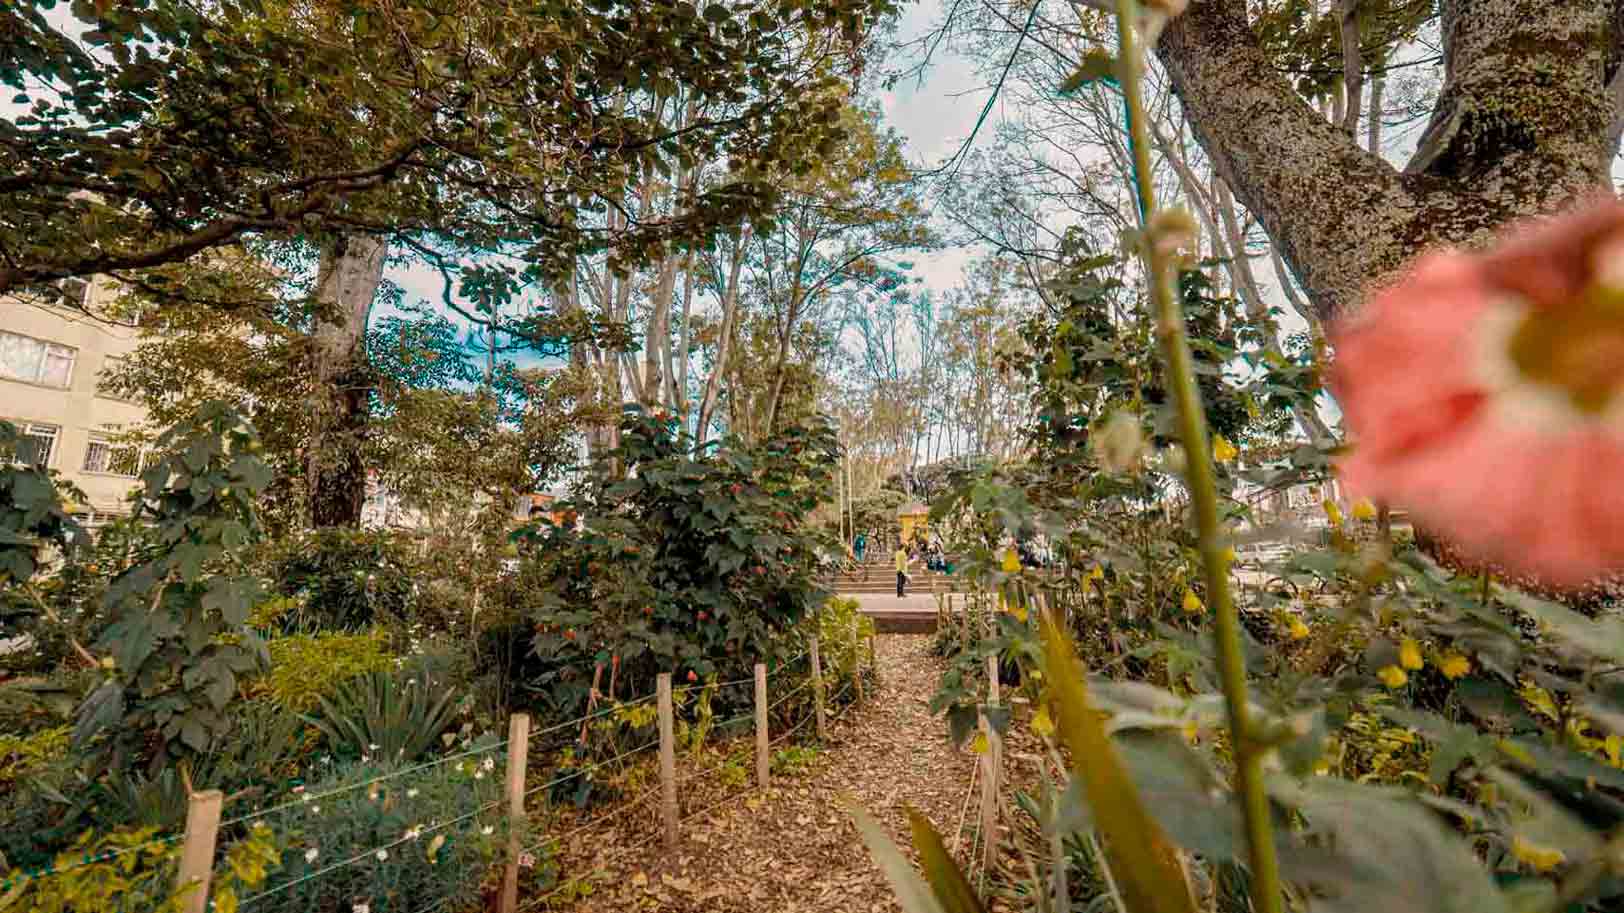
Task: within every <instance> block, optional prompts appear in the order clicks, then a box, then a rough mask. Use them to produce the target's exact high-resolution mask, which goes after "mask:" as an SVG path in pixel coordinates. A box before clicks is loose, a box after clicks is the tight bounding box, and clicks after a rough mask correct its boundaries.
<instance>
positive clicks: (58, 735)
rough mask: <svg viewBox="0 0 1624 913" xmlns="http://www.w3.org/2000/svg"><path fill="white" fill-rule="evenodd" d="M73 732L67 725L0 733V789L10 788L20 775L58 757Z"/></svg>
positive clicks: (60, 755)
mask: <svg viewBox="0 0 1624 913" xmlns="http://www.w3.org/2000/svg"><path fill="white" fill-rule="evenodd" d="M72 735H73V730H72V728H70V727H68V726H57V727H55V728H53V729H42V730H40V731H39V732H36V733H33V734H32V735H26V736H15V735H5V734H0V789H10V788H11V787H12V785H13V784H15V783H16V782H17V781H18V780H19V779H21V778H23V777H26V776H28V775H29V774H31V773H33V772H35V771H37V770H39V769H40V768H41V767H44V766H45V765H47V764H50V763H52V762H53V761H57V760H59V759H61V758H62V757H63V756H64V755H66V754H67V753H68V743H69V741H70V740H71V739H72Z"/></svg>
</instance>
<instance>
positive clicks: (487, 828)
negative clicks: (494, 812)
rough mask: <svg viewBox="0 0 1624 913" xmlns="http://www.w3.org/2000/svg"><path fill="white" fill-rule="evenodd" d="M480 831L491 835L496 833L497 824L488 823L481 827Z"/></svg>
mask: <svg viewBox="0 0 1624 913" xmlns="http://www.w3.org/2000/svg"><path fill="white" fill-rule="evenodd" d="M479 832H480V833H481V834H484V835H485V836H487V837H489V836H490V835H492V834H494V833H496V826H495V825H493V824H487V825H485V826H484V827H482V828H480V829H479Z"/></svg>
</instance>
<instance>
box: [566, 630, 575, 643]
mask: <svg viewBox="0 0 1624 913" xmlns="http://www.w3.org/2000/svg"><path fill="white" fill-rule="evenodd" d="M564 639H565V640H574V639H575V629H574V628H570V629H568V630H566V631H565V632H564Z"/></svg>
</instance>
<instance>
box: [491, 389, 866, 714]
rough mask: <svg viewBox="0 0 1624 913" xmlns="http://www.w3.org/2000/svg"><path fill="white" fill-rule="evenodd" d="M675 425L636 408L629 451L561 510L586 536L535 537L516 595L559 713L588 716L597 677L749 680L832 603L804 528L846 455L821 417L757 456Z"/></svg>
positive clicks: (642, 689) (573, 532) (645, 683)
mask: <svg viewBox="0 0 1624 913" xmlns="http://www.w3.org/2000/svg"><path fill="white" fill-rule="evenodd" d="M674 425H675V423H674V422H672V421H671V420H670V419H669V418H667V417H664V416H662V415H647V414H643V413H641V412H631V413H629V414H628V415H627V416H626V417H625V419H624V420H623V422H622V424H621V445H620V447H619V449H618V450H616V451H615V453H614V454H613V456H612V458H611V459H612V462H613V463H614V464H616V465H618V466H619V467H620V468H621V470H622V471H621V472H620V473H611V472H610V471H608V470H609V467H604V468H603V470H602V471H601V472H600V474H599V475H597V476H595V477H594V479H593V482H592V485H591V487H590V489H589V490H588V491H586V492H585V493H584V494H583V496H582V497H580V498H578V499H577V500H575V501H572V502H569V503H567V504H564V505H561V508H562V509H563V510H567V511H570V512H572V513H574V514H575V515H577V516H579V518H580V520H581V526H580V527H579V528H577V527H575V526H573V525H570V526H555V525H552V524H551V523H548V522H543V524H541V525H539V526H532V527H529V528H528V529H526V530H524V531H522V532H521V534H520V539H521V542H522V545H523V548H524V552H525V558H524V561H523V564H522V566H521V568H520V570H519V573H518V574H517V576H516V578H515V579H514V581H513V582H512V587H511V589H510V591H509V599H510V600H511V601H512V603H513V604H515V605H516V606H517V607H518V608H519V609H520V610H521V611H522V612H523V613H524V615H525V616H526V618H527V620H528V621H530V622H531V624H532V625H533V626H534V637H533V641H532V644H533V650H534V653H535V655H536V657H537V659H538V660H539V662H540V664H541V666H542V667H543V671H542V672H541V674H540V676H539V677H538V678H537V679H536V680H533V681H531V682H529V683H528V686H529V687H531V688H533V689H535V690H538V691H541V692H543V693H544V694H545V695H546V700H547V701H548V703H550V704H551V705H552V706H554V707H555V708H557V709H558V710H560V711H563V712H566V713H567V712H574V711H575V710H577V709H578V708H580V707H581V706H583V704H584V702H585V700H586V698H587V693H588V690H589V689H590V686H591V681H592V677H593V673H594V669H596V668H603V669H604V670H605V672H606V673H607V671H608V668H609V667H610V666H611V665H612V664H613V663H615V662H617V661H618V664H619V679H620V682H621V683H622V688H626V689H629V692H630V693H634V694H646V693H650V692H652V690H653V680H654V675H655V674H656V673H657V672H661V671H670V672H674V673H677V675H678V680H679V682H680V681H682V680H683V679H684V678H685V677H686V676H688V675H692V676H694V677H695V678H696V679H698V678H704V677H708V676H711V675H713V674H715V673H717V672H718V671H719V670H721V669H723V668H730V669H734V670H739V669H747V668H749V664H750V663H751V662H753V661H754V660H755V659H756V658H761V657H770V656H773V655H774V654H775V652H776V651H777V650H778V649H779V647H778V643H779V641H780V639H781V638H782V636H783V635H784V634H785V633H786V632H787V631H789V630H790V629H791V628H792V627H793V626H794V625H795V624H796V623H797V622H799V621H800V620H801V619H802V618H804V617H805V616H806V614H807V613H808V612H810V611H813V610H815V609H817V608H818V606H819V605H820V604H821V603H822V602H823V600H824V599H825V598H826V596H827V593H826V592H825V591H824V590H823V589H822V588H821V586H820V585H819V583H818V581H817V579H816V575H817V573H818V563H817V558H816V556H817V554H818V552H819V549H820V546H822V545H823V543H822V542H821V541H820V539H819V537H818V536H817V534H816V533H815V532H814V531H813V530H812V529H811V528H810V527H809V526H808V525H807V524H805V523H804V522H803V521H804V520H805V518H806V517H807V515H808V514H809V513H810V512H811V511H812V509H813V508H815V507H816V506H817V504H818V503H819V501H820V500H821V499H822V498H823V497H825V496H826V495H827V493H828V492H829V491H830V490H831V486H832V480H833V471H834V466H835V452H836V444H835V439H834V433H833V430H832V429H831V428H830V426H829V425H828V424H827V422H824V421H821V420H820V421H819V422H817V423H814V424H812V425H810V426H806V427H788V428H785V429H783V430H782V431H780V432H779V433H778V434H776V435H774V436H773V437H772V438H770V439H768V440H766V441H763V442H762V443H760V444H758V445H755V446H749V447H747V446H744V445H742V444H740V443H739V442H737V441H730V442H728V443H725V444H724V445H723V446H721V447H720V448H718V449H717V450H715V451H714V452H711V453H706V454H703V455H696V454H694V453H691V452H689V450H688V448H689V442H688V441H687V440H686V438H685V437H683V436H682V435H680V434H678V433H677V432H676V431H675V427H674Z"/></svg>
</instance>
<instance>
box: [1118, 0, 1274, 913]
mask: <svg viewBox="0 0 1624 913" xmlns="http://www.w3.org/2000/svg"><path fill="white" fill-rule="evenodd" d="M1138 6H1139V4H1138V3H1137V2H1136V0H1117V39H1118V43H1119V53H1120V57H1121V67H1120V68H1121V75H1120V79H1121V82H1122V93H1123V96H1124V97H1125V99H1126V101H1127V104H1128V110H1129V130H1130V134H1129V135H1130V136H1131V138H1132V140H1133V156H1134V180H1135V183H1136V184H1137V186H1138V191H1139V203H1140V206H1142V207H1143V209H1144V211H1145V212H1148V213H1152V214H1154V213H1155V211H1156V189H1155V185H1154V184H1153V182H1152V175H1153V174H1154V172H1153V171H1152V170H1151V162H1150V149H1151V144H1150V136H1149V131H1148V130H1147V128H1146V125H1145V105H1144V90H1143V85H1142V81H1141V72H1142V68H1143V67H1142V64H1143V60H1142V51H1141V49H1140V47H1139V43H1138V37H1137V36H1136V35H1135V34H1134V28H1133V23H1134V20H1135V18H1136V16H1135V14H1136V12H1137V10H1138ZM1150 224H1151V225H1154V219H1152V220H1151V223H1150ZM1140 245H1141V253H1142V255H1143V257H1144V259H1145V265H1146V268H1147V271H1148V272H1149V274H1150V293H1151V301H1152V304H1153V306H1154V308H1155V318H1156V328H1157V335H1158V336H1159V337H1160V338H1161V345H1162V354H1163V357H1164V358H1166V360H1167V381H1168V387H1169V388H1170V389H1171V391H1172V393H1173V399H1174V402H1175V404H1176V405H1177V407H1178V413H1179V437H1180V439H1181V440H1182V441H1183V443H1184V450H1185V456H1186V460H1185V463H1186V466H1187V469H1186V481H1187V483H1188V485H1189V486H1190V506H1191V509H1192V510H1194V511H1195V518H1196V528H1197V531H1198V532H1199V533H1200V538H1201V563H1202V566H1203V568H1204V570H1205V573H1206V579H1207V598H1208V600H1209V603H1210V604H1211V606H1212V611H1213V616H1214V618H1215V620H1216V624H1217V630H1216V641H1217V648H1218V672H1219V676H1220V678H1221V679H1222V681H1223V689H1224V701H1225V703H1226V704H1227V706H1228V712H1229V733H1230V739H1231V743H1232V745H1233V746H1234V753H1235V792H1236V793H1237V794H1238V795H1239V796H1240V797H1241V803H1242V810H1243V812H1244V814H1245V817H1246V843H1247V851H1248V858H1249V861H1250V863H1251V870H1252V905H1253V909H1254V910H1256V911H1257V913H1280V910H1281V906H1280V903H1281V894H1280V867H1279V860H1278V858H1277V856H1276V853H1275V845H1274V832H1273V826H1272V823H1271V821H1270V817H1269V801H1268V797H1267V795H1265V793H1264V791H1263V755H1264V753H1265V752H1266V751H1267V747H1266V746H1265V745H1263V744H1261V743H1260V742H1259V741H1258V740H1257V738H1256V733H1255V732H1254V731H1253V724H1252V720H1251V715H1250V709H1249V706H1248V704H1247V697H1246V665H1245V661H1244V659H1243V657H1242V655H1241V636H1240V616H1239V615H1238V614H1237V612H1236V609H1235V601H1234V598H1233V596H1232V594H1231V593H1230V589H1229V568H1228V566H1227V561H1226V560H1225V557H1224V554H1223V547H1222V544H1221V541H1220V538H1221V536H1222V532H1221V530H1220V529H1219V526H1218V486H1217V481H1216V478H1215V474H1214V471H1213V464H1212V444H1211V441H1210V440H1208V437H1207V422H1206V414H1205V413H1204V412H1203V411H1202V408H1201V393H1200V388H1199V387H1197V386H1196V379H1195V371H1194V369H1193V364H1192V361H1191V357H1190V344H1189V340H1188V339H1187V338H1186V335H1185V329H1184V314H1183V310H1182V308H1181V306H1180V303H1179V300H1178V295H1177V291H1176V289H1175V286H1174V271H1173V262H1172V257H1173V251H1172V250H1171V249H1170V247H1169V245H1167V244H1165V243H1162V239H1159V238H1157V237H1155V236H1154V230H1153V229H1152V230H1150V231H1147V233H1146V236H1145V237H1143V238H1141V240H1140Z"/></svg>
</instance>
